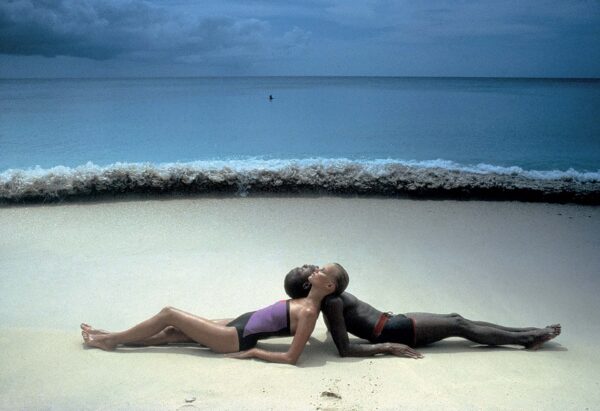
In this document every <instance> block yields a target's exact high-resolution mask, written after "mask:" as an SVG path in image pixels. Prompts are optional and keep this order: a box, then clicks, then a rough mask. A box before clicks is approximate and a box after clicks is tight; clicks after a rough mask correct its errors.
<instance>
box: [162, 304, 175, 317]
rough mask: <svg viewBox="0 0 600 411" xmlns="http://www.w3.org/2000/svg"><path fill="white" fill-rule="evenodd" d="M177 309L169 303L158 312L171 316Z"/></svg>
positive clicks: (164, 315)
mask: <svg viewBox="0 0 600 411" xmlns="http://www.w3.org/2000/svg"><path fill="white" fill-rule="evenodd" d="M175 311H176V309H175V308H174V307H171V306H170V305H168V306H166V307H164V308H163V309H162V310H160V312H159V313H158V314H159V315H160V316H162V317H164V318H170V317H172V316H173V314H174V313H175Z"/></svg>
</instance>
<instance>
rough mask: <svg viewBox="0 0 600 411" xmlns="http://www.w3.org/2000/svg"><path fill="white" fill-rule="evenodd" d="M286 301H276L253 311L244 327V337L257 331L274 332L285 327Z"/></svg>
mask: <svg viewBox="0 0 600 411" xmlns="http://www.w3.org/2000/svg"><path fill="white" fill-rule="evenodd" d="M287 326H288V318H287V302H286V301H278V302H276V303H275V304H273V305H270V306H268V307H265V308H262V309H260V310H258V311H255V312H254V314H252V316H250V319H249V320H248V322H247V323H246V327H244V337H246V336H247V335H251V334H257V333H265V332H267V333H269V332H276V331H279V330H282V329H284V328H287Z"/></svg>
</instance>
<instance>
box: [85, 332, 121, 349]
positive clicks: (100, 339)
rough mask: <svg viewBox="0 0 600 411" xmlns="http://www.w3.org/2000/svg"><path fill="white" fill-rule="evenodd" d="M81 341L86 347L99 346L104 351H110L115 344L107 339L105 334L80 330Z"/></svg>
mask: <svg viewBox="0 0 600 411" xmlns="http://www.w3.org/2000/svg"><path fill="white" fill-rule="evenodd" d="M81 336H82V337H83V343H84V344H85V345H86V346H88V347H94V348H100V349H102V350H104V351H112V350H114V349H115V347H116V345H115V344H111V343H109V342H108V341H107V337H108V335H107V334H90V333H88V332H87V331H82V332H81Z"/></svg>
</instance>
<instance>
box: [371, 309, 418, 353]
mask: <svg viewBox="0 0 600 411" xmlns="http://www.w3.org/2000/svg"><path fill="white" fill-rule="evenodd" d="M381 315H382V316H387V317H388V318H387V321H386V322H385V324H384V326H383V330H381V334H379V335H378V336H375V338H374V340H373V342H374V343H377V344H379V343H384V342H393V343H399V344H405V345H408V346H410V347H415V346H416V345H417V341H416V332H415V322H414V320H413V319H412V318H408V317H407V316H405V315H402V314H396V315H390V314H388V313H383V314H381Z"/></svg>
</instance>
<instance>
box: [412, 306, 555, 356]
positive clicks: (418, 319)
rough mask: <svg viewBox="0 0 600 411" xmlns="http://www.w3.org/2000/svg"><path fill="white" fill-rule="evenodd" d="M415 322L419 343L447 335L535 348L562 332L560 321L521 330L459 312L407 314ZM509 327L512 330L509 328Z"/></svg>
mask: <svg viewBox="0 0 600 411" xmlns="http://www.w3.org/2000/svg"><path fill="white" fill-rule="evenodd" d="M405 315H406V316H407V317H409V318H412V319H413V320H414V322H415V332H416V341H417V346H422V345H427V344H431V343H434V342H436V341H440V340H443V339H444V338H448V337H462V338H466V339H468V340H470V341H473V342H476V343H478V344H485V345H505V344H516V345H522V346H524V347H526V348H532V349H536V348H538V347H539V346H540V345H542V344H543V343H544V342H546V341H548V340H551V339H552V338H554V337H556V336H557V335H559V334H560V332H561V327H560V324H555V325H552V326H548V327H546V328H533V327H531V328H533V329H520V328H512V329H513V330H518V331H509V330H510V329H511V327H501V326H495V324H493V325H488V324H490V323H485V322H482V321H471V320H468V319H466V318H464V317H462V316H461V315H459V314H456V313H452V314H431V313H407V314H405ZM506 328H508V329H509V330H506Z"/></svg>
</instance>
